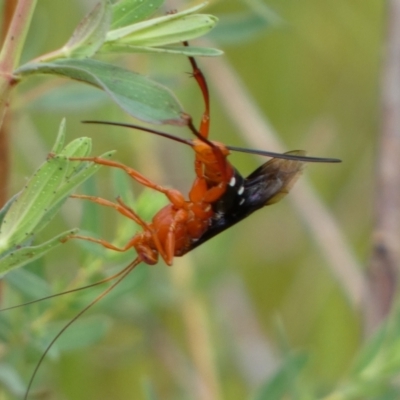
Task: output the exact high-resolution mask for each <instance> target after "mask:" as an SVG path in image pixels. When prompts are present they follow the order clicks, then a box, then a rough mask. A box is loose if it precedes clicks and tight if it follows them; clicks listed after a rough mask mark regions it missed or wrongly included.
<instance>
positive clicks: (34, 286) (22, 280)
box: [4, 268, 52, 300]
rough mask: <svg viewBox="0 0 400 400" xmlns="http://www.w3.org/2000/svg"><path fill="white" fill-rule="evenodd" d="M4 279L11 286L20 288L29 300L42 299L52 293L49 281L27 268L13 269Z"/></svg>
mask: <svg viewBox="0 0 400 400" xmlns="http://www.w3.org/2000/svg"><path fill="white" fill-rule="evenodd" d="M4 279H5V281H6V282H7V284H8V285H9V286H11V287H13V288H14V289H16V290H18V291H19V292H20V293H22V294H23V295H24V296H25V297H26V298H28V299H29V300H31V299H32V300H35V299H40V298H41V297H45V296H49V295H51V294H52V291H51V287H50V285H49V284H48V283H47V281H46V280H45V279H42V278H40V277H39V276H38V275H36V274H34V273H32V272H30V271H28V270H27V269H23V268H20V269H17V270H15V271H12V272H10V273H9V274H7V276H6V277H5V278H4Z"/></svg>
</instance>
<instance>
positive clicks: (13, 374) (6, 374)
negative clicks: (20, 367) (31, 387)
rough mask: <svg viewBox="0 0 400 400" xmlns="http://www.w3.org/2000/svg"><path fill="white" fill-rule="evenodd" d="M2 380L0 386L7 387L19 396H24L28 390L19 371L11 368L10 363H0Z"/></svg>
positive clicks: (0, 379) (0, 377)
mask: <svg viewBox="0 0 400 400" xmlns="http://www.w3.org/2000/svg"><path fill="white" fill-rule="evenodd" d="M0 382H1V385H0V386H2V387H4V388H7V389H8V390H9V391H10V392H11V393H13V394H14V395H15V396H17V397H18V398H22V397H23V395H24V393H25V391H26V386H25V382H24V380H23V379H22V377H21V376H20V375H19V373H18V371H16V370H14V369H13V368H11V367H10V366H9V365H8V364H4V363H1V364H0Z"/></svg>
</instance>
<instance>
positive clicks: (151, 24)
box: [106, 3, 207, 42]
mask: <svg viewBox="0 0 400 400" xmlns="http://www.w3.org/2000/svg"><path fill="white" fill-rule="evenodd" d="M206 4H207V3H201V4H199V5H197V6H195V7H191V8H188V9H187V10H184V11H181V12H178V13H175V14H168V15H164V16H162V17H158V18H152V19H149V20H147V21H143V22H139V23H137V24H132V25H129V26H126V27H124V28H120V29H114V30H112V31H110V32H108V34H107V39H106V42H113V41H115V40H121V39H124V38H126V37H128V36H129V35H131V34H132V33H135V32H139V31H142V30H143V31H145V30H147V29H153V28H155V27H156V26H158V25H161V26H162V25H163V24H165V23H167V24H168V23H169V22H170V21H173V20H175V19H180V18H182V17H184V16H186V15H189V14H192V13H194V12H195V11H197V10H200V9H201V8H203V7H204V6H205V5H206Z"/></svg>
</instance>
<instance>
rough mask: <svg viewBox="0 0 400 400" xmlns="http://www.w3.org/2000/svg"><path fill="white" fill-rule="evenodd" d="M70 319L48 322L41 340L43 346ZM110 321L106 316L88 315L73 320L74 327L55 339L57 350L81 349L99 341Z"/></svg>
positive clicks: (108, 327) (107, 328) (106, 330)
mask: <svg viewBox="0 0 400 400" xmlns="http://www.w3.org/2000/svg"><path fill="white" fill-rule="evenodd" d="M69 322H70V321H57V322H53V323H49V324H48V325H47V327H46V335H45V337H43V338H42V340H41V342H42V343H43V347H46V345H47V344H48V343H49V342H50V341H51V340H52V339H53V338H54V337H55V336H56V335H57V333H59V332H60V331H61V329H63V328H64V327H65V325H66V324H67V323H69ZM110 326H111V321H110V320H109V318H108V317H106V316H90V317H87V318H85V319H78V320H76V321H75V322H74V329H69V330H68V331H67V332H66V333H64V334H63V335H61V336H60V338H59V339H57V350H58V351H60V352H65V351H73V350H79V349H83V348H85V347H88V346H91V345H93V344H95V343H97V342H99V341H100V340H101V339H102V338H103V337H104V336H105V335H106V333H107V332H108V330H109V329H110Z"/></svg>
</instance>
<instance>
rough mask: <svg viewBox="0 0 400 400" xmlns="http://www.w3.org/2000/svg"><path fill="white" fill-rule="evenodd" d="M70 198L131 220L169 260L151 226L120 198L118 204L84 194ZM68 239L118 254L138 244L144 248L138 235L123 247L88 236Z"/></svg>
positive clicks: (141, 238) (162, 255)
mask: <svg viewBox="0 0 400 400" xmlns="http://www.w3.org/2000/svg"><path fill="white" fill-rule="evenodd" d="M71 197H72V198H75V199H82V200H89V201H92V202H93V203H96V204H99V205H101V206H105V207H110V208H113V209H114V210H117V211H118V212H119V213H120V214H122V215H123V216H125V217H128V218H129V219H132V220H133V221H135V222H136V223H137V224H138V225H140V226H141V227H142V228H143V230H144V231H147V232H149V233H150V235H151V237H152V239H153V242H154V245H155V247H156V249H157V251H158V252H159V254H160V255H161V257H162V258H163V259H164V260H165V261H166V262H167V260H168V259H169V257H168V255H167V253H166V251H165V249H164V247H163V246H162V244H161V242H160V239H159V237H158V236H157V234H156V232H155V231H154V229H153V227H152V225H151V224H148V223H147V222H145V221H144V220H143V219H142V218H140V216H139V215H138V214H136V212H135V211H134V210H132V208H130V207H129V206H128V205H127V204H125V203H124V202H123V201H122V199H121V198H120V197H118V198H117V202H118V204H117V203H113V202H112V201H109V200H106V199H103V198H101V197H96V196H88V195H84V194H74V195H71ZM68 239H82V240H87V241H89V242H93V243H98V244H100V245H102V246H103V247H105V248H107V249H111V250H115V251H120V252H124V251H127V250H129V249H130V248H132V247H136V246H137V245H139V244H140V245H141V246H142V247H145V246H146V243H143V240H144V239H143V237H141V236H139V235H135V236H134V237H133V238H132V239H131V240H130V241H129V242H128V243H127V244H126V245H125V246H124V247H117V246H115V245H113V244H112V243H110V242H107V241H106V240H103V239H95V238H92V237H90V236H82V235H71V236H69V237H68ZM167 264H168V262H167Z"/></svg>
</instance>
